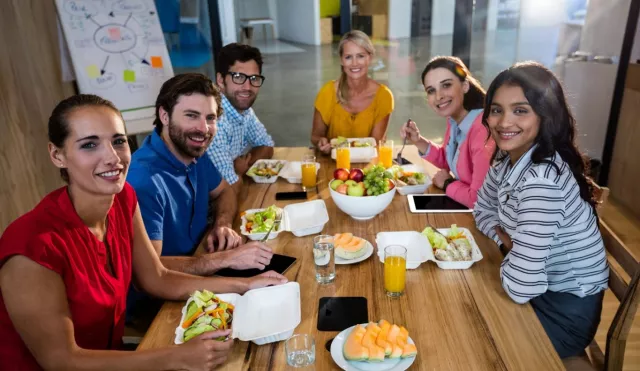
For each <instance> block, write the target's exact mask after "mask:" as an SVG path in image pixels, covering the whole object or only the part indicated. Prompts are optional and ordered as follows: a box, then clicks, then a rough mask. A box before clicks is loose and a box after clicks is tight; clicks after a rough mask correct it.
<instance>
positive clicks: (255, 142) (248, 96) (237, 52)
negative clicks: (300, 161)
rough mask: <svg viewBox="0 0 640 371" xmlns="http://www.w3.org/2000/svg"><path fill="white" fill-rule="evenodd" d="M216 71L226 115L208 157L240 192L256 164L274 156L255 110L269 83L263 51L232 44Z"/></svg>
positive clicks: (271, 144) (219, 57)
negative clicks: (267, 82)
mask: <svg viewBox="0 0 640 371" xmlns="http://www.w3.org/2000/svg"><path fill="white" fill-rule="evenodd" d="M216 71H217V73H216V81H217V83H218V86H219V87H220V90H221V91H222V93H223V95H222V110H223V114H222V116H220V118H219V119H218V132H217V134H216V136H215V138H214V140H213V142H212V143H211V145H210V146H209V148H208V149H207V155H208V157H209V159H211V161H212V162H213V164H214V165H215V166H216V168H217V169H218V171H219V172H220V173H221V174H222V177H223V178H224V179H225V180H226V181H227V183H229V184H231V185H232V186H233V187H234V188H235V189H236V191H237V190H238V189H239V186H240V185H241V184H242V181H241V179H242V175H243V174H244V173H246V172H247V170H249V168H250V167H251V165H253V163H254V162H256V161H257V160H260V159H268V158H271V157H272V156H273V145H274V143H273V139H272V138H271V136H270V135H269V134H268V133H267V130H266V129H265V127H264V125H262V123H261V122H260V120H258V118H257V117H256V115H255V113H254V112H253V109H252V108H251V106H252V105H253V102H255V100H256V97H257V96H258V91H260V86H262V83H264V80H265V78H264V76H262V75H261V73H262V55H261V54H260V50H258V49H257V48H254V47H252V46H249V45H243V44H237V43H232V44H228V45H226V46H224V47H223V48H222V49H220V53H219V55H218V60H217V61H216Z"/></svg>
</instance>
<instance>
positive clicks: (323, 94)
mask: <svg viewBox="0 0 640 371" xmlns="http://www.w3.org/2000/svg"><path fill="white" fill-rule="evenodd" d="M315 108H316V109H317V110H318V112H320V115H321V116H322V121H324V123H325V125H327V126H328V127H329V131H328V133H327V138H328V139H333V138H336V137H339V136H341V137H346V138H365V137H369V136H371V130H372V129H373V126H374V125H375V124H376V123H378V122H379V121H380V120H382V119H383V118H385V117H386V116H387V115H389V114H390V113H391V112H393V94H392V93H391V90H389V88H388V87H387V86H385V85H383V84H380V87H379V88H378V91H377V92H376V96H375V97H374V98H373V102H371V104H370V105H369V106H368V107H367V108H365V109H364V110H363V111H361V112H358V113H357V114H355V115H352V114H351V113H349V112H347V111H346V110H345V109H344V108H343V107H342V105H340V103H338V97H337V96H336V87H335V80H332V81H329V82H328V83H326V84H325V85H324V86H323V87H322V89H320V91H319V92H318V96H317V97H316V103H315Z"/></svg>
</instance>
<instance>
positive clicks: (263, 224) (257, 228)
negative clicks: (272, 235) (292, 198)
mask: <svg viewBox="0 0 640 371" xmlns="http://www.w3.org/2000/svg"><path fill="white" fill-rule="evenodd" d="M281 212H282V210H281V209H280V208H278V207H276V206H275V205H271V206H269V207H268V208H266V209H265V210H263V211H258V212H257V213H246V214H245V215H244V217H245V219H246V220H247V223H246V224H245V230H246V232H247V233H267V232H269V229H271V227H272V226H273V223H274V222H275V221H276V217H277V216H278V213H281ZM278 228H279V226H276V227H274V230H273V231H274V232H277V231H278Z"/></svg>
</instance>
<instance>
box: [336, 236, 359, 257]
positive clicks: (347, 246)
mask: <svg viewBox="0 0 640 371" xmlns="http://www.w3.org/2000/svg"><path fill="white" fill-rule="evenodd" d="M333 244H334V247H335V253H336V256H339V257H341V258H342V259H346V260H351V259H356V258H359V257H361V256H362V255H364V254H365V253H366V252H367V249H366V247H367V243H366V241H365V240H363V239H362V238H359V237H352V238H351V239H350V240H346V239H340V240H339V242H336V241H335V240H334V243H333Z"/></svg>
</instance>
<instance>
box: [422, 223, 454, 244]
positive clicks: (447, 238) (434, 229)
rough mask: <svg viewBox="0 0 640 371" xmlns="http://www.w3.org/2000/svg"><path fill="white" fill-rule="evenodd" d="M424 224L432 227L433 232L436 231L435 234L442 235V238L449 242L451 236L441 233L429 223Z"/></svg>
mask: <svg viewBox="0 0 640 371" xmlns="http://www.w3.org/2000/svg"><path fill="white" fill-rule="evenodd" d="M426 226H427V227H429V228H431V229H433V231H434V232H436V233H437V234H439V235H441V236H442V237H444V238H445V240H447V243H451V238H449V237H447V236H445V235H444V234H442V233H441V232H440V231H439V230H437V229H436V228H435V227H433V226H432V225H430V224H427V225H426Z"/></svg>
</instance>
